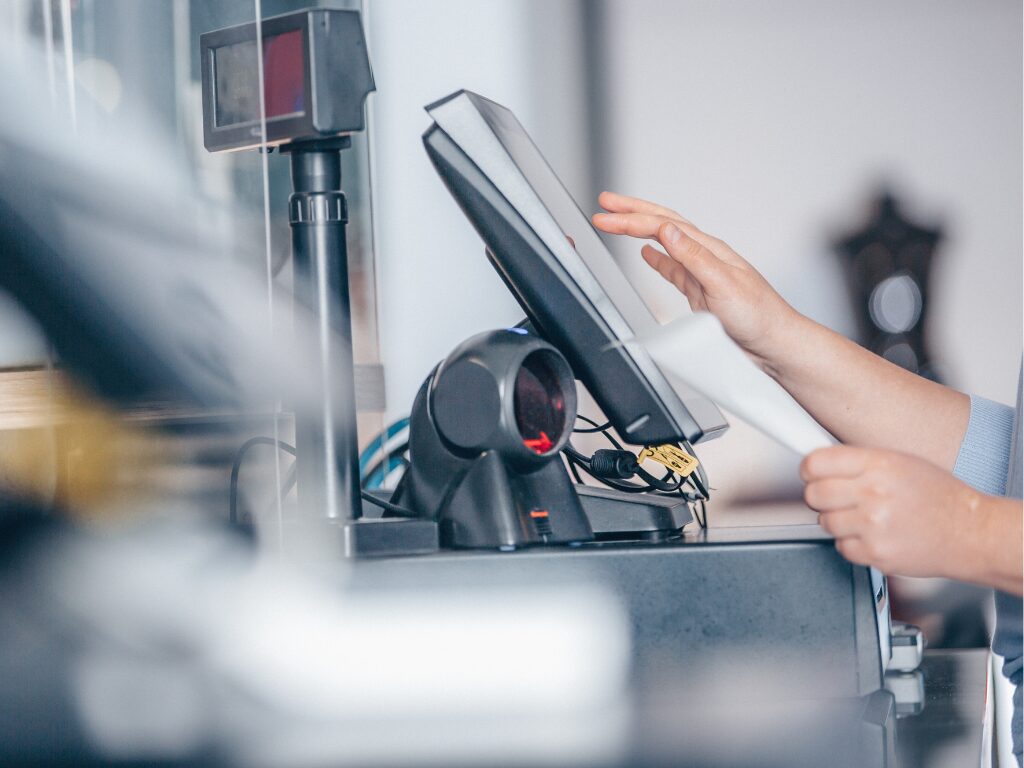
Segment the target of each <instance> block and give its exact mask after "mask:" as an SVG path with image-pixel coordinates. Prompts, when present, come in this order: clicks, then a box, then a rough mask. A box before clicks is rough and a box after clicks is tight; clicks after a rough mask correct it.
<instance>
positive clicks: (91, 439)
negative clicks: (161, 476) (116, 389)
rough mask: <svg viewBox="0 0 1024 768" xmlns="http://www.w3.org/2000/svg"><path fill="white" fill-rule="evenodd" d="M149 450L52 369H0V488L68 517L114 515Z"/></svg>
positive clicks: (144, 439) (133, 487) (133, 431)
mask: <svg viewBox="0 0 1024 768" xmlns="http://www.w3.org/2000/svg"><path fill="white" fill-rule="evenodd" d="M154 448H155V446H154V445H153V444H152V441H150V439H149V437H148V436H147V435H146V433H145V432H144V431H143V430H140V429H137V428H133V427H130V426H128V425H127V424H126V423H125V421H124V419H123V418H122V417H120V415H119V414H118V413H117V412H116V411H114V410H112V409H110V408H108V407H107V406H105V405H103V404H102V403H100V402H99V401H97V400H96V399H94V398H92V397H90V396H88V395H87V394H85V393H84V392H83V391H82V390H81V389H80V388H77V387H75V386H74V385H73V384H72V383H71V382H70V381H69V380H68V379H67V377H66V376H64V375H62V374H61V373H60V372H58V371H52V370H31V371H4V372H0V490H6V491H7V492H9V493H13V494H15V495H17V496H20V497H23V498H27V499H30V500H33V501H37V502H41V503H43V504H55V505H56V506H58V507H60V508H62V509H64V510H67V511H68V512H70V513H72V514H74V515H75V516H76V517H86V518H96V517H107V516H110V515H114V516H120V515H121V514H122V513H120V512H115V511H114V510H116V509H119V508H123V505H122V504H120V503H117V502H120V501H123V500H124V498H125V496H126V495H129V496H134V495H135V493H137V492H138V490H139V484H138V482H137V478H138V472H139V471H140V470H142V469H143V468H144V467H146V466H148V465H150V462H151V461H152V460H154V459H155V458H156V456H157V455H158V453H159V450H154Z"/></svg>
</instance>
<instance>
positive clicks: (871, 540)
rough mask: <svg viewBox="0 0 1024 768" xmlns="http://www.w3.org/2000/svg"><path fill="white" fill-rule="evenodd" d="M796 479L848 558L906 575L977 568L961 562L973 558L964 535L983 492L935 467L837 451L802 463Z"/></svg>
mask: <svg viewBox="0 0 1024 768" xmlns="http://www.w3.org/2000/svg"><path fill="white" fill-rule="evenodd" d="M800 477H801V478H802V479H803V481H804V482H805V483H807V487H806V488H805V489H804V500H805V501H806V502H807V505H808V506H809V507H811V508H812V509H815V510H817V511H818V513H819V514H818V521H819V523H820V524H821V527H822V528H824V529H825V531H827V532H828V533H830V534H831V535H833V536H835V539H836V549H838V550H839V552H840V554H842V556H843V557H845V558H846V559H847V560H849V561H851V562H853V563H859V564H861V565H873V566H875V567H876V568H878V569H879V570H881V571H883V572H885V573H897V574H902V575H905V576H947V577H952V578H957V577H960V578H963V577H964V576H965V574H970V573H972V572H975V571H977V570H979V569H978V567H977V566H978V565H980V564H975V563H971V562H967V560H968V559H970V558H971V557H975V558H976V557H977V555H976V554H972V550H971V547H970V546H969V542H965V534H966V533H967V532H969V531H970V530H971V529H972V527H973V526H975V525H977V524H978V522H979V518H980V516H979V514H978V507H979V505H980V503H981V500H982V498H983V497H982V494H980V493H978V492H977V491H975V490H973V489H972V488H970V487H968V486H967V485H965V484H964V483H962V482H960V481H959V480H957V479H956V478H955V477H953V475H951V474H950V473H948V472H945V471H943V470H942V469H940V468H939V467H936V466H935V465H934V464H931V463H929V462H927V461H925V460H923V459H919V458H917V457H915V456H911V455H909V454H904V453H896V452H893V451H883V450H875V449H867V448H854V447H851V446H844V445H839V446H833V447H831V448H822V449H820V450H817V451H814V452H813V453H811V454H809V455H808V456H807V457H806V458H804V460H803V462H802V463H801V464H800ZM982 556H983V555H982Z"/></svg>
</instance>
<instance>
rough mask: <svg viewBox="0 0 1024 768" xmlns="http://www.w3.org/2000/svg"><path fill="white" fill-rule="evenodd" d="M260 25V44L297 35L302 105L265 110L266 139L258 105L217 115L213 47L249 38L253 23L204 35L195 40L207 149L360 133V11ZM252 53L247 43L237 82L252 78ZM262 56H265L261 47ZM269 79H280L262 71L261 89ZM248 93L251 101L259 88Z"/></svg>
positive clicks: (308, 13) (364, 80)
mask: <svg viewBox="0 0 1024 768" xmlns="http://www.w3.org/2000/svg"><path fill="white" fill-rule="evenodd" d="M260 26H261V29H260V32H261V33H262V38H263V44H264V45H266V44H267V43H268V42H269V41H271V40H272V39H274V38H277V37H279V36H281V35H286V34H287V33H290V32H298V33H299V34H301V36H302V86H303V97H304V98H303V108H302V110H301V111H291V112H287V113H283V114H278V115H272V114H270V111H269V110H268V114H267V119H266V136H265V137H264V136H263V129H262V126H261V121H260V119H259V111H258V108H257V110H256V111H255V114H253V115H252V116H251V118H252V119H248V120H238V121H226V122H222V121H220V120H218V105H222V104H223V103H224V100H223V99H222V97H223V96H224V95H225V94H223V93H222V92H221V93H219V92H218V73H217V67H218V64H217V52H218V51H223V50H227V49H228V48H230V47H231V46H241V45H245V44H247V43H255V42H256V37H257V28H256V23H255V22H249V23H247V24H240V25H238V26H234V27H227V28H225V29H219V30H216V31H213V32H206V33H204V34H203V35H201V36H200V38H199V45H200V60H201V66H202V82H203V142H204V144H205V146H206V148H207V149H208V150H209V151H211V152H220V151H225V150H239V149H250V148H254V147H263V146H276V145H279V144H285V143H288V142H291V141H295V140H308V139H317V138H326V137H330V136H338V135H341V134H345V133H351V132H354V131H361V130H364V128H365V118H364V109H363V107H364V103H365V101H366V97H367V95H368V94H369V93H370V92H371V91H373V90H375V86H374V82H373V73H372V71H371V70H370V60H369V57H368V54H367V50H366V39H365V37H364V34H363V27H362V22H361V20H360V15H359V13H358V12H357V11H341V10H331V9H310V10H305V11H296V12H294V13H289V14H284V15H282V16H274V17H271V18H268V19H264V20H263V21H262V23H261V25H260ZM256 52H257V48H255V47H254V48H253V51H252V55H251V59H252V60H251V63H250V64H249V66H247V67H239V68H238V70H237V75H238V77H236V80H238V79H239V78H240V77H244V78H246V80H247V81H248V83H247V84H251V83H252V82H258V80H257V67H258V61H257V58H256ZM262 53H263V55H266V51H265V50H264V51H263V52H262ZM264 69H267V68H266V67H265V68H264ZM233 74H234V73H233ZM275 76H280V73H279V72H277V68H273V67H272V68H270V71H266V72H264V79H265V80H267V81H268V82H267V83H266V84H265V86H264V91H266V89H267V88H268V87H271V83H270V81H269V78H272V77H275ZM238 86H239V87H242V83H241V82H238ZM252 96H253V97H254V98H256V99H257V101H258V99H259V93H258V87H257V92H256V93H255V94H252ZM257 106H258V105H257Z"/></svg>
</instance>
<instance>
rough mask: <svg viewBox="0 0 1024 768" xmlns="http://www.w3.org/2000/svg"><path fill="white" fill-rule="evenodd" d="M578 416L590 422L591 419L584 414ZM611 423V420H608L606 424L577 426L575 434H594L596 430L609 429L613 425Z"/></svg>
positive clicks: (574, 430)
mask: <svg viewBox="0 0 1024 768" xmlns="http://www.w3.org/2000/svg"><path fill="white" fill-rule="evenodd" d="M576 418H578V419H584V420H585V421H588V422H589V421H590V419H587V418H586V417H584V416H577V417H576ZM611 425H612V423H611V422H610V421H606V422H605V423H604V424H600V425H595V426H593V427H586V428H580V427H576V428H574V429H573V434H576V435H589V434H593V433H594V432H604V431H605V430H606V429H609V428H610V427H611Z"/></svg>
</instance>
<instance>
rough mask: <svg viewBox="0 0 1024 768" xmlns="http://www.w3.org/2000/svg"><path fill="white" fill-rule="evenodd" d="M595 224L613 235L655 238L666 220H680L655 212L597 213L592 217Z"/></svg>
mask: <svg viewBox="0 0 1024 768" xmlns="http://www.w3.org/2000/svg"><path fill="white" fill-rule="evenodd" d="M591 221H592V222H593V224H594V226H595V227H597V228H598V229H600V230H601V231H603V232H607V233H609V234H612V235H629V236H630V237H647V238H654V237H657V235H658V229H659V228H660V227H661V225H662V224H664V223H665V222H666V221H678V219H672V218H670V217H667V216H659V215H655V214H653V213H595V214H594V215H593V217H592V218H591Z"/></svg>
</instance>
